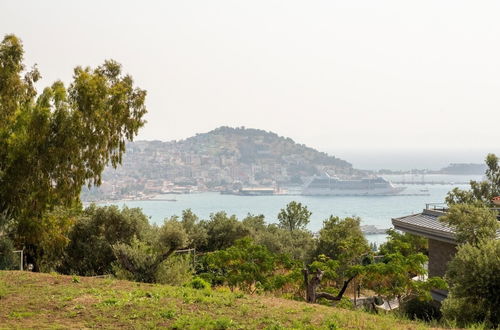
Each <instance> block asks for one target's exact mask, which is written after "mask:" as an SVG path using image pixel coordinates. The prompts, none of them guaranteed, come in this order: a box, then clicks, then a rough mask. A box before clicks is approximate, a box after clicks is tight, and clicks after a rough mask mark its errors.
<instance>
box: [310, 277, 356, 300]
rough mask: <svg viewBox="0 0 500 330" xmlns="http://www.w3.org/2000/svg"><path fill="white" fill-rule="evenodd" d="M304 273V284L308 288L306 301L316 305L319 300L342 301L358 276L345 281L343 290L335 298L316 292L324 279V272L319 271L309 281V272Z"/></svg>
mask: <svg viewBox="0 0 500 330" xmlns="http://www.w3.org/2000/svg"><path fill="white" fill-rule="evenodd" d="M302 273H303V274H304V284H305V287H306V301H307V302H308V303H315V302H316V300H317V299H318V298H325V299H328V300H332V301H338V300H340V299H342V297H343V296H344V293H345V291H346V290H347V287H348V286H349V283H350V282H351V281H352V280H353V279H354V278H355V277H356V275H354V276H351V277H350V278H348V279H347V280H345V281H344V284H343V285H342V288H341V289H340V291H339V293H338V294H337V295H336V296H334V295H332V294H330V293H326V292H316V289H317V288H318V286H319V284H320V282H321V279H322V278H323V271H322V270H320V269H318V270H317V271H316V272H315V273H314V274H313V277H312V278H311V279H309V270H308V269H304V270H302Z"/></svg>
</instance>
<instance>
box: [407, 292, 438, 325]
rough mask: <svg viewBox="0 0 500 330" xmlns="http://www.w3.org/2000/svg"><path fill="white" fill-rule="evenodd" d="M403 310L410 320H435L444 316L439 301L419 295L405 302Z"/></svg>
mask: <svg viewBox="0 0 500 330" xmlns="http://www.w3.org/2000/svg"><path fill="white" fill-rule="evenodd" d="M401 308H402V311H403V313H404V315H406V317H408V318H409V319H410V320H423V321H427V322H430V321H433V320H439V319H440V318H441V316H442V314H441V311H440V309H439V303H437V302H436V301H432V300H426V299H422V298H419V297H415V298H412V299H410V300H408V301H407V302H405V303H404V304H403V305H402V306H401Z"/></svg>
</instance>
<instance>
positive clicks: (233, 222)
mask: <svg viewBox="0 0 500 330" xmlns="http://www.w3.org/2000/svg"><path fill="white" fill-rule="evenodd" d="M201 223H202V226H203V227H204V228H205V230H206V233H207V236H208V238H207V242H206V244H204V245H202V246H200V250H201V251H217V250H221V249H225V248H228V247H230V246H231V245H233V244H234V242H235V241H236V240H238V239H240V238H243V237H246V236H248V235H249V233H250V231H249V230H248V229H247V228H246V227H245V226H244V225H243V224H242V223H241V222H240V221H238V219H237V218H236V216H235V215H232V216H230V217H229V216H228V215H227V214H226V212H217V213H215V214H211V215H210V219H209V220H205V221H202V222H201Z"/></svg>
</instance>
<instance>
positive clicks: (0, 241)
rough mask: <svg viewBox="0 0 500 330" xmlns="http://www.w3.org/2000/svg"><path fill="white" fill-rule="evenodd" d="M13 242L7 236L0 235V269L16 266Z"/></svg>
mask: <svg viewBox="0 0 500 330" xmlns="http://www.w3.org/2000/svg"><path fill="white" fill-rule="evenodd" d="M12 251H14V244H12V241H11V240H10V239H8V238H7V237H4V236H2V237H0V270H10V269H14V268H15V267H16V265H15V263H16V258H15V255H14V253H13V252H12Z"/></svg>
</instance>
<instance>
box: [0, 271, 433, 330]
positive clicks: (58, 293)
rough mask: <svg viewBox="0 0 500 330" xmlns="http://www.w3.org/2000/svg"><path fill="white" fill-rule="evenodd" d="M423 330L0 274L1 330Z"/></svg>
mask: <svg viewBox="0 0 500 330" xmlns="http://www.w3.org/2000/svg"><path fill="white" fill-rule="evenodd" d="M333 325H335V326H336V327H338V328H352V329H419V328H425V326H423V325H422V324H420V323H413V322H406V321H401V320H396V319H394V318H392V317H390V316H377V315H371V314H368V313H363V312H354V311H348V310H343V309H339V308H332V307H327V306H320V305H310V304H306V303H303V302H297V301H291V300H286V299H278V298H272V297H266V296H246V295H242V294H238V293H231V292H228V291H226V290H194V289H190V288H181V287H172V286H166V285H151V284H143V283H133V282H127V281H118V280H112V279H97V278H84V277H79V278H73V277H71V276H63V275H51V274H35V273H29V272H11V271H0V328H12V327H18V328H47V327H53V328H85V327H105V328H117V327H128V328H155V327H160V326H167V327H174V328H175V327H176V328H178V329H185V328H193V329H199V328H209V329H211V328H215V329H227V328H231V329H232V328H269V329H279V328H281V327H286V328H290V327H291V328H301V329H303V328H335V327H333Z"/></svg>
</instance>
